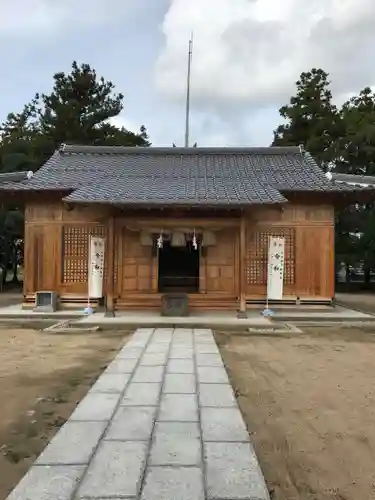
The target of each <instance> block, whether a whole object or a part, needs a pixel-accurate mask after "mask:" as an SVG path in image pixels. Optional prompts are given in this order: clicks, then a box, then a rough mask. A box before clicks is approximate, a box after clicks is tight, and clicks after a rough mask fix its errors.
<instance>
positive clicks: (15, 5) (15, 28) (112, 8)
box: [0, 0, 130, 39]
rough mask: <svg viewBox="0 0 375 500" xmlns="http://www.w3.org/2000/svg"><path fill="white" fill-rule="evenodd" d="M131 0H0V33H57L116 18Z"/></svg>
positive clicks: (14, 34)
mask: <svg viewBox="0 0 375 500" xmlns="http://www.w3.org/2000/svg"><path fill="white" fill-rule="evenodd" d="M129 1H130V0H106V1H103V0H10V1H8V0H1V3H0V35H2V36H9V37H17V38H20V37H28V36H30V35H31V34H33V35H34V36H36V37H37V38H39V39H40V38H45V37H46V36H55V35H60V34H61V33H63V32H65V33H66V32H67V31H68V30H69V29H70V28H71V27H72V26H77V25H79V26H81V27H84V26H90V25H93V24H102V23H104V22H108V21H111V20H112V21H113V22H118V21H119V19H121V18H122V17H123V16H124V15H126V11H127V7H128V4H129Z"/></svg>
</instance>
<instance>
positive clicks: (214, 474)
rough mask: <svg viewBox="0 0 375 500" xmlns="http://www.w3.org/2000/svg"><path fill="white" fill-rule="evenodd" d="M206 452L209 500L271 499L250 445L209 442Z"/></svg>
mask: <svg viewBox="0 0 375 500" xmlns="http://www.w3.org/2000/svg"><path fill="white" fill-rule="evenodd" d="M204 449H205V451H204V456H205V462H206V485H207V497H208V499H212V500H213V499H215V500H220V499H231V500H252V499H254V500H269V498H270V497H269V494H268V490H267V488H266V485H265V482H264V478H263V474H262V472H261V470H260V468H259V465H258V460H257V458H256V456H255V452H254V449H253V447H252V446H251V445H250V444H249V443H205V445H204Z"/></svg>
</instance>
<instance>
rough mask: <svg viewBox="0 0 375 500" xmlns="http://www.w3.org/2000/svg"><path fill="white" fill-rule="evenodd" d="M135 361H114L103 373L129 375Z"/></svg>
mask: <svg viewBox="0 0 375 500" xmlns="http://www.w3.org/2000/svg"><path fill="white" fill-rule="evenodd" d="M137 361H138V360H137V359H114V360H113V361H112V363H111V364H109V365H108V367H107V369H106V371H105V372H104V373H106V374H108V373H115V374H131V373H132V372H133V371H134V368H135V366H136V364H137Z"/></svg>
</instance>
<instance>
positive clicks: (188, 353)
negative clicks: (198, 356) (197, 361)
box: [169, 347, 194, 359]
mask: <svg viewBox="0 0 375 500" xmlns="http://www.w3.org/2000/svg"><path fill="white" fill-rule="evenodd" d="M193 358H194V351H193V349H192V348H187V347H172V349H171V350H170V353H169V359H193Z"/></svg>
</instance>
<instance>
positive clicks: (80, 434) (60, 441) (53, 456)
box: [35, 421, 107, 465]
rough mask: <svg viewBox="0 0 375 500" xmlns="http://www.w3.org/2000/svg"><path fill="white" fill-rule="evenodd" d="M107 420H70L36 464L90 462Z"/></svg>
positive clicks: (78, 463)
mask: <svg viewBox="0 0 375 500" xmlns="http://www.w3.org/2000/svg"><path fill="white" fill-rule="evenodd" d="M106 425H107V422H70V421H68V422H67V423H66V424H65V425H64V426H63V427H62V428H61V429H60V430H59V431H58V433H57V434H56V435H55V436H54V438H53V439H52V441H51V442H50V443H49V445H48V446H47V447H46V448H45V450H44V451H43V452H42V454H41V455H39V458H38V459H37V461H36V462H35V464H36V465H84V464H88V463H89V460H90V458H91V457H92V454H93V453H94V450H95V448H96V447H97V445H98V443H99V440H100V438H101V436H102V434H103V432H104V430H105V427H106Z"/></svg>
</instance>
